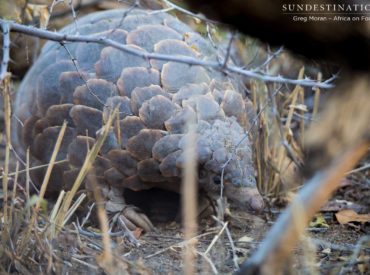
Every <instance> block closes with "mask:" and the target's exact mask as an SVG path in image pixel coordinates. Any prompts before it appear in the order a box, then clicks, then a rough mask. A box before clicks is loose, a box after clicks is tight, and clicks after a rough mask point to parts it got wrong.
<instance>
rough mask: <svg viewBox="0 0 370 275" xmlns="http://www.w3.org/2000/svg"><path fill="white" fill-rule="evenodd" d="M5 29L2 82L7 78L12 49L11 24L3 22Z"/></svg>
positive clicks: (0, 76)
mask: <svg viewBox="0 0 370 275" xmlns="http://www.w3.org/2000/svg"><path fill="white" fill-rule="evenodd" d="M1 28H2V30H3V56H2V60H1V69H0V82H1V81H3V80H4V79H5V76H6V73H7V71H8V64H9V50H10V24H9V23H8V22H6V21H5V22H1Z"/></svg>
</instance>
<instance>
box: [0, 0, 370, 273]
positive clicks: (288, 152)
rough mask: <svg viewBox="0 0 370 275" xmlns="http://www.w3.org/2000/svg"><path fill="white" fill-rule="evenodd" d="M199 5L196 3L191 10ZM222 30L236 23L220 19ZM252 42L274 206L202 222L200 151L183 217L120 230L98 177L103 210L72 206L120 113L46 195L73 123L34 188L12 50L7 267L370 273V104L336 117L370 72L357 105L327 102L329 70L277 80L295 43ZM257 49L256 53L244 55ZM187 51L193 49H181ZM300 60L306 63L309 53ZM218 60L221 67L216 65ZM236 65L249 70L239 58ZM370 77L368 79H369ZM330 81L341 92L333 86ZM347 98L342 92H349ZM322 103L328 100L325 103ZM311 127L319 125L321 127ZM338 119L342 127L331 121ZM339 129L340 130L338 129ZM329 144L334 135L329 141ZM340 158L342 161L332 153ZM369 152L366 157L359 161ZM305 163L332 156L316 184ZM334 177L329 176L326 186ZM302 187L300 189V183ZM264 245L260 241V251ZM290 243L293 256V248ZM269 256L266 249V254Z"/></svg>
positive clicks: (4, 223)
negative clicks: (283, 46)
mask: <svg viewBox="0 0 370 275" xmlns="http://www.w3.org/2000/svg"><path fill="white" fill-rule="evenodd" d="M166 2H167V1H166ZM167 4H168V3H167ZM176 7H177V6H176V5H174V6H168V9H170V11H172V12H177V13H179V14H181V11H178V10H177V9H176ZM61 13H62V12H61ZM66 14H69V13H66ZM190 15H193V14H192V13H190ZM179 16H184V15H183V14H182V15H179ZM186 16H187V18H188V19H187V20H189V21H191V22H192V23H193V24H194V22H193V21H195V22H196V23H195V25H196V26H198V27H199V28H203V29H206V30H207V31H206V34H207V35H209V36H211V37H212V36H213V35H212V31H216V30H218V31H219V29H218V28H217V27H214V26H213V25H212V22H211V23H210V22H207V21H206V23H199V22H198V20H199V19H198V18H196V19H194V18H192V17H190V18H189V17H188V16H189V15H186ZM203 24H205V25H203ZM2 26H3V47H2V51H3V53H7V48H6V47H7V43H6V41H7V38H6V35H7V29H6V24H5V23H3V25H2ZM4 26H5V27H4ZM204 26H206V27H204ZM221 32H226V31H225V30H224V29H222V30H221ZM82 39H83V38H82ZM233 39H235V40H237V42H235V41H234V42H235V43H242V44H243V45H247V44H248V41H247V40H243V39H244V38H241V39H238V38H237V39H236V38H233ZM229 42H230V43H229ZM231 42H233V41H232V39H230V40H227V39H226V42H224V44H226V45H228V44H230V45H231V44H232V43H231ZM220 43H221V42H220ZM249 45H250V44H249ZM256 48H257V50H256ZM249 49H250V51H251V52H253V51H257V61H256V60H254V57H252V58H251V57H250V56H249V57H248V58H251V59H252V61H253V62H257V63H258V61H261V62H259V65H260V67H258V69H259V70H258V73H259V74H260V76H261V77H260V78H257V79H256V78H253V77H252V78H247V79H245V85H246V89H247V91H249V96H250V98H251V99H252V102H253V110H254V111H252V112H251V115H250V116H249V118H250V129H249V131H248V133H247V134H249V135H250V136H251V138H252V140H253V143H254V150H255V152H254V157H255V167H256V171H257V175H256V176H257V182H258V188H259V190H260V192H261V194H263V196H264V198H265V201H266V202H267V204H268V207H267V209H266V210H265V211H264V213H262V214H260V215H255V216H254V215H250V214H247V213H245V211H243V209H235V208H233V207H225V209H224V212H223V211H221V212H219V213H218V214H219V215H218V217H212V218H208V219H204V220H202V221H199V224H198V221H197V220H196V218H195V214H194V213H195V211H196V209H194V207H195V204H194V203H193V202H194V201H195V195H194V192H195V189H193V190H191V189H192V188H194V185H191V184H188V183H189V182H192V181H193V180H194V178H195V171H194V170H195V169H194V168H195V167H194V165H193V164H194V161H189V162H188V164H189V165H188V166H187V171H188V173H187V172H186V174H185V175H186V176H185V177H184V179H183V180H184V181H185V180H186V182H187V184H186V185H184V186H185V188H186V189H185V190H183V192H182V194H183V204H184V205H183V211H184V212H183V217H182V220H183V221H184V222H185V223H184V225H183V226H180V225H179V224H178V223H158V224H157V225H156V226H157V232H154V233H150V234H144V235H143V234H142V232H141V231H140V230H138V231H134V232H131V231H129V230H122V231H119V232H112V231H111V230H112V228H111V226H110V221H109V219H108V217H107V215H106V213H105V210H104V208H103V207H102V204H103V203H102V198H101V197H100V192H99V191H98V190H97V189H96V188H95V189H94V190H95V192H94V198H95V202H96V206H95V208H96V211H95V209H93V207H94V206H91V209H90V211H88V213H87V214H86V215H85V216H83V217H79V218H78V219H77V218H76V215H74V214H75V212H76V211H77V210H78V209H79V206H80V205H82V204H83V202H84V200H86V194H84V193H79V192H78V189H79V186H80V185H81V184H83V180H84V178H85V177H86V176H89V177H93V175H91V173H90V174H89V171H90V168H91V164H92V162H93V160H94V159H95V158H96V156H97V154H98V152H99V151H100V148H101V146H102V144H103V142H104V140H105V138H106V135H107V133H108V131H109V129H110V125H111V124H112V122H113V120H114V117H115V114H112V115H111V116H110V118H109V120H108V122H107V123H106V124H105V128H104V131H103V133H102V135H100V137H99V139H98V140H97V142H96V143H95V144H94V146H93V147H92V148H91V150H90V151H89V153H88V155H87V157H86V159H85V162H84V165H83V167H82V168H81V170H80V172H79V175H78V177H77V179H76V180H75V182H74V184H73V187H72V189H71V190H61V192H60V195H59V197H58V199H57V200H56V201H50V200H47V199H45V198H44V193H45V190H46V188H47V185H48V184H52V182H49V176H50V173H51V172H52V169H53V167H54V165H55V164H56V163H58V162H57V161H56V155H57V153H58V150H59V146H60V143H61V140H62V139H63V135H64V129H65V127H66V126H65V125H64V127H62V129H61V131H60V133H59V137H58V140H57V142H56V144H55V148H54V151H53V155H52V157H51V160H50V162H49V163H48V165H47V173H46V175H45V177H44V179H43V183H42V187H41V189H40V191H39V192H38V193H36V194H31V193H30V188H29V184H31V183H30V177H29V174H30V170H31V169H38V167H30V166H29V161H27V160H26V161H25V162H24V163H20V159H18V158H17V155H14V150H13V147H12V145H11V133H10V130H11V129H10V127H11V98H12V96H13V94H14V92H15V89H14V87H13V81H14V80H13V79H12V78H11V70H10V72H7V71H6V70H5V71H4V68H5V69H6V68H7V65H6V63H8V60H7V58H6V57H5V58H3V59H2V60H3V63H2V73H1V80H2V83H1V91H2V98H3V102H4V103H3V114H4V115H3V116H4V128H3V130H2V134H1V137H2V142H3V143H4V147H3V148H1V153H0V155H1V156H4V157H2V158H3V159H2V160H1V165H2V168H3V171H2V173H3V174H2V190H1V191H2V192H1V203H2V208H1V225H0V226H1V228H0V230H1V247H0V268H1V271H2V272H4V273H21V274H30V273H35V272H36V273H57V274H64V273H67V272H73V273H77V272H78V273H107V274H127V273H129V274H131V273H132V274H152V273H158V274H159V273H163V272H165V273H171V272H172V273H178V272H181V271H183V272H184V273H186V274H194V273H196V272H199V273H211V274H219V273H232V272H236V271H237V270H239V268H240V267H241V269H240V271H239V272H240V274H245V273H246V272H250V274H253V272H256V270H259V271H260V272H261V273H262V274H271V273H272V272H273V271H274V269H273V270H268V269H262V270H260V269H259V268H261V267H265V268H266V266H267V267H270V268H275V267H276V266H279V268H280V269H285V271H287V272H291V273H301V272H307V273H309V274H317V273H324V274H326V273H332V274H336V273H340V274H346V273H350V272H352V271H355V272H357V273H359V274H365V273H366V272H369V265H370V264H369V262H370V250H369V243H370V241H369V238H368V237H367V236H366V235H367V234H368V233H369V230H370V229H369V220H370V218H369V217H368V214H367V213H369V211H370V209H369V207H370V205H369V202H368V199H366V198H369V196H370V187H369V170H368V167H369V164H368V158H366V154H367V152H368V148H369V144H368V143H367V141H366V139H364V138H363V137H366V135H368V133H369V128H368V125H367V121H368V120H366V119H367V118H368V117H369V115H367V114H366V113H362V116H363V120H361V118H360V117H357V116H356V113H355V112H354V113H351V114H352V116H350V117H349V116H346V115H345V116H344V117H342V119H341V120H340V122H342V123H343V124H338V125H339V126H338V127H339V130H338V129H335V128H334V127H332V126H333V125H334V124H336V122H337V120H338V118H337V116H336V114H337V112H335V111H333V110H335V109H336V108H341V109H347V107H348V106H352V107H353V108H354V109H355V110H356V109H358V108H361V109H366V104H367V103H368V102H369V97H368V95H367V94H366V93H364V91H365V90H367V91H368V89H369V84H368V83H367V84H366V80H360V81H359V82H358V83H360V84H358V86H356V87H357V88H358V91H357V90H356V89H354V93H358V96H356V97H355V98H354V97H351V98H350V99H351V100H353V101H351V103H350V105H347V104H348V102H347V104H345V106H344V107H338V104H339V103H332V104H333V105H325V104H322V102H323V101H324V98H325V97H326V91H323V90H321V89H320V88H319V87H318V86H319V85H316V86H315V83H320V82H324V83H329V82H326V80H325V79H323V76H322V75H321V73H317V72H315V73H316V74H315V75H311V77H312V78H316V80H311V79H310V80H307V79H306V78H305V76H306V75H307V70H310V69H311V68H307V67H301V68H300V70H296V71H294V72H292V71H290V72H289V73H290V74H295V75H296V78H295V79H292V81H284V79H285V80H286V79H288V77H286V78H279V79H282V80H281V81H280V82H279V81H274V80H277V78H278V77H275V78H272V80H271V81H270V80H269V79H270V78H269V77H267V75H268V74H270V73H271V72H275V73H276V75H278V74H279V72H280V70H283V66H285V64H284V63H286V62H291V61H290V57H289V56H287V55H286V53H284V54H281V53H279V54H277V55H275V54H274V52H272V51H270V50H269V49H268V48H266V49H265V48H264V47H262V46H261V47H260V46H259V47H257V46H256V45H253V46H250V48H247V50H249ZM243 50H244V51H245V50H246V49H243ZM230 51H231V49H230V48H227V47H226V55H225V62H223V63H217V68H222V67H223V66H224V64H226V61H227V59H228V58H235V57H240V56H243V52H242V53H238V52H236V53H235V54H230V53H231V52H230ZM229 55H231V57H229ZM226 56H227V57H226ZM152 57H153V58H156V57H158V56H152ZM244 61H246V60H244ZM248 61H251V60H247V61H246V62H248ZM180 62H192V61H191V60H190V61H189V60H185V61H184V60H180ZM293 62H297V63H298V62H299V61H293ZM190 64H192V63H190ZM203 65H206V66H207V65H210V64H203ZM211 65H212V64H211ZM211 67H212V66H211ZM214 67H215V68H216V65H215V66H214ZM224 69H225V70H224V71H226V72H228V73H233V71H232V70H231V71H227V67H226V68H224ZM235 69H238V70H239V68H236V67H235ZM248 69H249V68H247V70H245V71H246V72H248V71H250V72H253V71H254V69H253V68H251V69H250V70H248ZM234 73H235V72H234ZM309 74H310V73H309ZM266 79H267V80H266ZM364 79H366V78H364ZM293 80H294V81H293ZM361 81H363V82H361ZM330 83H331V82H330ZM361 83H365V84H364V85H363V86H361ZM299 84H303V85H299ZM305 85H307V86H311V87H312V86H313V87H314V89H313V90H312V89H310V88H307V87H305ZM344 89H353V87H350V88H348V87H344ZM356 91H357V92H356ZM328 92H329V93H330V92H334V90H329V91H328ZM323 94H324V96H323ZM359 98H362V99H361V100H360V99H359ZM345 101H350V100H349V99H348V100H345ZM338 102H344V101H343V100H342V101H340V100H339V101H338ZM356 104H358V105H356ZM333 106H336V107H333ZM320 109H321V111H323V112H319V110H320ZM251 110H252V109H251ZM322 113H323V114H324V115H322ZM325 113H327V114H328V115H325ZM344 114H345V113H344ZM348 120H351V121H356V123H354V124H353V125H354V126H353V127H354V128H351V129H349V130H348V131H347V132H343V133H342V132H341V129H344V128H345V126H343V125H344V124H346V125H347V124H348ZM318 121H324V122H323V123H322V124H318V125H317V126H315V125H312V124H314V123H317V122H318ZM310 127H313V129H317V130H312V129H311V128H310ZM314 127H316V128H314ZM331 127H332V128H331ZM329 128H330V129H333V130H332V132H330V130H329ZM346 129H348V128H346ZM310 131H311V132H310ZM312 131H315V133H317V132H319V131H320V133H322V135H316V134H312ZM310 133H311V134H310ZM338 133H340V134H341V135H339V134H338ZM355 133H357V135H355ZM359 133H362V134H359ZM335 137H338V139H337V140H335V139H333V138H335ZM342 137H343V138H342ZM358 137H362V138H358ZM356 138H358V139H356ZM367 138H368V137H367ZM323 139H330V140H333V143H334V144H331V143H324V142H323ZM363 140H365V141H363ZM189 142H191V141H189ZM315 143H317V144H318V146H317V148H319V149H318V150H319V151H318V152H317V154H319V155H322V156H324V157H327V158H324V157H323V158H322V159H321V160H322V162H323V163H317V162H313V163H312V165H313V166H308V165H307V163H306V162H305V154H304V152H306V151H305V149H306V147H305V146H308V145H306V144H315ZM325 144H329V145H330V146H327V147H324V145H325ZM350 145H353V146H350ZM320 146H321V147H320ZM344 147H345V148H347V150H344V151H345V155H343V154H340V151H341V150H340V149H341V148H344ZM325 150H326V151H325ZM323 152H327V153H325V154H324V153H323ZM337 153H338V154H337ZM188 157H189V159H190V160H191V159H193V157H194V156H192V152H191V150H190V152H189V154H188ZM317 159H320V158H317ZM332 159H334V160H335V161H334V162H331V161H330V160H332ZM361 159H362V161H361V162H359V160H361ZM358 162H359V163H360V164H359V166H358V168H357V169H356V170H352V171H349V170H351V169H352V168H354V165H355V164H356V163H358ZM303 165H304V167H306V169H307V170H306V173H305V175H306V176H308V177H309V176H312V175H313V174H314V171H318V170H320V169H321V168H322V167H325V166H328V167H329V168H328V170H325V171H326V172H327V174H325V173H324V174H319V175H317V177H316V178H315V177H314V178H312V181H314V183H315V185H311V183H310V182H306V184H305V186H306V187H304V188H303V189H301V184H302V183H303V182H304V180H305V178H304V177H303V176H302V174H300V173H299V171H300V168H301V167H303ZM310 165H311V163H310ZM20 166H24V169H23V168H22V169H20V168H19V167H20ZM346 173H347V174H346ZM22 175H26V177H25V178H26V180H25V181H21V180H20V178H22V177H21V176H22ZM344 175H347V177H346V179H345V181H346V184H344V183H343V182H342V185H343V186H342V187H341V188H340V189H339V191H337V193H336V194H335V197H334V199H333V200H331V202H332V203H333V205H332V206H331V208H330V207H329V206H328V207H327V206H324V207H323V208H322V211H321V216H320V215H319V216H317V218H318V219H320V217H323V219H324V220H323V221H321V223H320V222H319V223H316V224H314V223H311V226H310V227H309V228H308V229H307V228H306V225H307V223H309V222H310V221H311V218H312V216H313V215H314V214H315V213H316V212H317V211H319V210H320V208H321V206H322V204H324V203H325V202H326V200H327V199H329V198H330V197H331V195H332V193H333V192H334V191H335V190H336V189H338V182H339V181H340V179H342V178H343V176H344ZM325 183H327V184H329V185H330V187H328V188H326V187H325ZM305 188H306V189H307V190H305ZM358 189H361V190H362V192H361V193H356V192H355V191H352V193H351V194H350V195H348V190H358ZM298 191H300V193H299V195H296V194H297V193H298ZM322 191H323V192H322ZM321 196H322V197H321ZM312 198H314V200H312ZM336 198H340V199H342V203H343V201H345V202H346V203H347V204H346V205H345V206H344V209H346V208H347V209H352V210H354V211H355V213H352V214H348V213H342V214H346V215H345V217H348V215H350V218H348V219H347V220H345V221H343V220H341V219H340V218H338V216H337V217H334V214H341V213H340V212H341V211H342V210H343V204H342V205H340V202H338V199H336ZM356 200H358V202H359V203H358V204H356V203H357V202H356ZM291 201H293V203H292V204H291V205H290V208H289V209H290V210H288V211H289V212H286V213H285V214H284V215H282V217H283V218H281V219H280V221H279V222H278V223H276V224H275V229H274V231H270V233H269V234H268V235H267V237H266V238H267V241H265V242H264V244H263V245H261V241H262V240H263V239H264V238H265V235H266V233H267V231H268V230H269V228H270V225H271V224H272V223H274V221H275V220H276V218H277V217H278V216H279V214H280V212H281V210H280V208H278V206H281V205H282V204H283V205H285V204H287V203H289V202H291ZM220 205H221V206H222V205H223V201H222V200H220ZM325 207H327V208H325ZM356 207H357V208H356ZM220 209H222V207H221V208H220ZM325 209H326V210H325ZM328 209H329V210H328ZM333 213H334V214H333ZM366 214H367V216H366ZM92 215H97V217H98V221H99V229H98V228H97V227H96V224H95V225H94V224H93V223H90V218H91V216H92ZM362 215H363V216H362ZM338 222H339V223H340V224H338ZM80 223H81V224H80ZM279 224H280V226H279ZM302 233H303V235H304V237H302V241H301V244H300V245H298V246H296V243H297V242H298V241H299V238H300V237H301V235H302ZM278 236H279V238H278ZM275 245H276V246H275ZM272 247H273V248H272ZM257 248H259V250H258V252H257V253H255V251H257ZM292 249H293V252H294V253H293V256H290V257H288V256H287V255H290V251H291V250H292ZM261 251H262V252H261ZM270 253H272V254H270ZM248 259H249V262H247V264H244V265H243V262H244V261H245V260H248ZM266 259H268V263H267V264H266V262H265V260H266ZM285 261H287V262H285ZM276 263H280V265H276ZM281 264H283V265H284V266H281Z"/></svg>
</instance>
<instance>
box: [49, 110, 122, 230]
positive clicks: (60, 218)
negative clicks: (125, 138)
mask: <svg viewBox="0 0 370 275" xmlns="http://www.w3.org/2000/svg"><path fill="white" fill-rule="evenodd" d="M116 113H117V109H115V110H114V111H113V112H112V114H111V115H110V116H109V118H108V121H107V123H106V124H105V125H104V127H103V130H102V132H101V135H100V136H99V138H98V139H97V140H96V142H95V144H94V146H93V147H92V148H91V150H90V151H89V152H88V154H87V156H86V158H85V161H84V164H83V165H82V167H81V169H80V172H79V174H78V176H77V178H76V180H75V182H74V184H73V186H72V189H71V191H69V192H68V194H67V196H66V198H65V200H64V201H63V204H62V206H61V208H60V209H59V211H58V214H57V216H56V218H55V224H56V229H57V231H56V232H55V233H56V234H58V233H59V230H60V229H61V228H62V225H63V223H64V221H65V219H66V214H67V212H68V210H69V208H70V206H71V204H72V200H73V198H74V196H75V195H76V193H77V191H78V189H79V188H80V186H81V184H82V182H83V180H84V179H85V177H86V175H87V173H88V172H89V171H90V169H91V167H92V163H93V162H94V160H95V158H96V157H97V155H98V154H99V152H100V149H101V147H102V146H103V144H104V141H105V139H106V138H107V135H108V133H109V130H110V127H111V125H112V122H113V118H114V117H115V116H116Z"/></svg>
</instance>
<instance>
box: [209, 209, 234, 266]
mask: <svg viewBox="0 0 370 275" xmlns="http://www.w3.org/2000/svg"><path fill="white" fill-rule="evenodd" d="M213 218H214V219H215V220H216V221H217V222H218V223H220V224H221V225H222V226H223V227H224V228H225V231H226V236H227V238H228V239H229V243H230V247H231V252H232V253H233V262H234V267H235V270H238V269H239V264H238V256H237V255H236V249H235V245H234V241H233V238H232V237H231V233H230V230H229V228H228V227H227V225H228V223H227V222H226V223H225V222H223V221H221V220H220V219H218V218H217V217H215V216H213Z"/></svg>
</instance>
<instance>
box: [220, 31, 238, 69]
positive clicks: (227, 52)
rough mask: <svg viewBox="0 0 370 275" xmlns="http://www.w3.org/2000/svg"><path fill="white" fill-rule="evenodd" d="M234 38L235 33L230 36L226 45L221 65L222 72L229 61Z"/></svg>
mask: <svg viewBox="0 0 370 275" xmlns="http://www.w3.org/2000/svg"><path fill="white" fill-rule="evenodd" d="M234 37H235V31H233V32H232V33H231V35H230V39H229V43H228V44H227V48H226V54H225V58H224V62H223V64H222V70H225V69H226V68H227V62H228V61H229V58H230V52H231V46H232V43H233V40H234Z"/></svg>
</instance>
